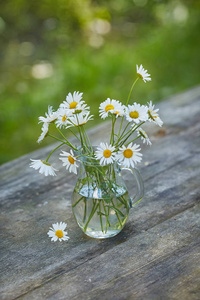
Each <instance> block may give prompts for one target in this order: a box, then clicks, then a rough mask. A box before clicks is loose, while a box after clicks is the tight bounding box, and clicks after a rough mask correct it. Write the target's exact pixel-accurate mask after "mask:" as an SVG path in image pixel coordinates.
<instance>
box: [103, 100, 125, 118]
mask: <svg viewBox="0 0 200 300" xmlns="http://www.w3.org/2000/svg"><path fill="white" fill-rule="evenodd" d="M109 113H111V114H115V115H116V116H117V115H118V116H120V114H122V113H123V106H122V104H121V103H120V102H119V101H117V100H114V99H112V100H111V99H110V98H107V99H106V100H105V101H104V102H102V103H101V104H100V106H99V115H100V117H101V118H102V119H105V118H107V117H108V115H109Z"/></svg>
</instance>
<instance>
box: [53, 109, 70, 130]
mask: <svg viewBox="0 0 200 300" xmlns="http://www.w3.org/2000/svg"><path fill="white" fill-rule="evenodd" d="M70 116H72V112H70V111H69V110H67V109H64V108H59V109H58V118H57V120H56V122H55V124H56V126H57V127H59V128H62V127H66V126H67V124H68V118H69V117H70Z"/></svg>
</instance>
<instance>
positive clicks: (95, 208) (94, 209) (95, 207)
mask: <svg viewBox="0 0 200 300" xmlns="http://www.w3.org/2000/svg"><path fill="white" fill-rule="evenodd" d="M98 206H99V203H97V205H96V206H95V201H94V203H93V208H92V211H91V213H90V216H89V218H88V220H87V222H86V224H85V226H84V228H83V230H84V232H86V230H87V227H88V224H89V222H90V220H91V219H92V217H93V215H94V214H95V212H96V210H97V208H98Z"/></svg>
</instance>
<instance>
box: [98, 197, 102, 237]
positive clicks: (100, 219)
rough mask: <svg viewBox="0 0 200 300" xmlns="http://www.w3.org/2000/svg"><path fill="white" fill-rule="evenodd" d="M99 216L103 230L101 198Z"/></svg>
mask: <svg viewBox="0 0 200 300" xmlns="http://www.w3.org/2000/svg"><path fill="white" fill-rule="evenodd" d="M99 217H100V223H101V231H102V232H103V221H102V215H101V200H99Z"/></svg>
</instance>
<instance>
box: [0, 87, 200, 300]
mask: <svg viewBox="0 0 200 300" xmlns="http://www.w3.org/2000/svg"><path fill="white" fill-rule="evenodd" d="M158 106H159V108H160V116H161V118H162V119H163V121H164V126H163V127H162V128H159V127H155V126H153V125H151V126H148V127H147V128H146V130H147V132H148V133H149V135H150V138H151V140H152V143H153V145H152V147H147V146H143V145H142V147H143V162H142V163H141V164H140V165H139V170H140V172H141V174H142V176H143V178H144V183H145V190H146V192H145V196H144V198H143V200H142V201H141V202H140V204H138V205H137V206H135V207H134V208H133V209H132V211H131V213H130V216H129V219H128V222H127V224H126V226H125V228H124V229H123V231H122V232H121V233H120V234H119V235H117V236H116V237H114V238H111V239H105V240H95V239H91V238H88V237H87V236H85V235H84V234H83V233H82V232H81V230H80V229H79V228H78V226H77V225H76V223H75V220H74V218H73V215H72V212H71V204H70V200H71V193H72V190H73V187H74V182H75V180H76V176H75V175H72V174H69V173H66V172H65V170H64V169H62V168H61V164H60V163H59V162H58V159H57V157H56V156H55V157H54V158H53V160H54V161H55V162H56V163H58V167H59V168H60V169H61V171H60V172H59V173H58V176H57V177H53V178H50V177H47V178H46V177H43V176H42V175H39V174H38V173H37V172H34V170H32V169H31V168H29V166H28V165H29V160H30V158H35V159H36V158H43V157H44V158H45V157H46V154H47V153H48V152H49V150H50V149H52V148H53V146H49V147H46V148H43V149H40V150H38V151H35V152H33V153H31V154H28V155H26V156H23V157H21V158H19V159H17V160H14V161H12V162H9V163H7V164H4V165H2V166H1V167H0V179H1V181H0V191H1V193H0V205H1V215H0V216H1V220H0V226H1V231H0V238H1V243H0V251H1V271H0V272H1V285H0V299H2V300H3V299H6V300H7V299H8V300H10V299H142V300H143V299H152V300H154V299H162V300H163V299H164V300H165V299H170V300H171V299H183V300H188V299H189V300H190V299H192V300H193V299H194V300H196V299H200V249H199V242H200V234H199V232H200V230H199V229H200V228H199V227H200V224H199V216H200V205H199V202H200V201H199V200H200V186H199V180H200V87H196V88H194V89H192V90H189V91H187V92H185V93H182V94H179V95H175V96H174V97H172V98H170V99H166V100H164V101H162V102H161V103H159V105H158ZM108 126H109V124H108V123H107V122H105V123H102V124H100V125H98V126H96V127H95V128H93V129H91V130H90V136H91V137H92V140H93V144H98V143H99V142H100V141H102V138H103V137H104V133H105V131H107V130H108ZM57 221H58V222H59V221H65V222H67V223H68V233H69V236H70V240H69V241H68V242H65V243H52V242H51V241H50V239H49V238H48V236H47V231H48V228H49V226H51V224H52V223H54V222H57Z"/></svg>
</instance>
